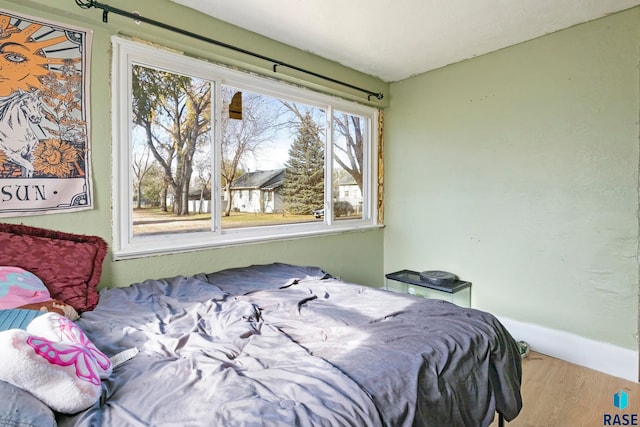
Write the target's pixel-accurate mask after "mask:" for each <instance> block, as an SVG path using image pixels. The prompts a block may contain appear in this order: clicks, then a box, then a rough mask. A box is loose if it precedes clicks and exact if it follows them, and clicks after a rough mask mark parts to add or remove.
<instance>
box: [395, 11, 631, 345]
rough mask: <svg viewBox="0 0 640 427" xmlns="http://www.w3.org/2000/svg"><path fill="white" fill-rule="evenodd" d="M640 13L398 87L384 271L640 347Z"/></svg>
mask: <svg viewBox="0 0 640 427" xmlns="http://www.w3.org/2000/svg"><path fill="white" fill-rule="evenodd" d="M639 63H640V8H638V7H636V8H634V9H631V10H628V11H625V12H623V13H619V14H615V15H612V16H609V17H606V18H603V19H600V20H597V21H594V22H591V23H587V24H583V25H579V26H576V27H572V28H570V29H567V30H563V31H560V32H557V33H554V34H551V35H548V36H545V37H542V38H539V39H536V40H533V41H530V42H526V43H522V44H519V45H516V46H512V47H509V48H506V49H503V50H500V51H498V52H494V53H491V54H488V55H484V56H481V57H477V58H474V59H471V60H467V61H464V62H461V63H458V64H455V65H451V66H448V67H445V68H442V69H439V70H435V71H432V72H428V73H425V74H422V75H419V76H416V77H412V78H409V79H407V80H404V81H401V82H397V83H393V84H392V85H391V95H392V96H391V105H390V107H389V108H388V109H387V111H386V112H385V174H386V175H385V187H386V189H385V190H386V191H385V224H386V229H385V236H384V245H385V272H391V271H394V270H397V269H401V268H409V269H415V270H426V269H443V270H450V271H452V272H454V273H456V274H458V275H459V276H461V277H462V278H463V279H465V280H469V281H471V282H473V286H472V305H473V306H474V307H477V308H481V309H484V310H487V311H490V312H493V313H495V314H498V315H500V316H504V317H507V318H511V319H514V320H518V321H521V322H528V323H532V324H537V325H541V326H544V327H547V328H552V329H556V330H562V331H567V332H570V333H574V334H577V335H579V336H583V337H587V338H590V339H594V340H597V341H603V342H608V343H611V344H614V345H618V346H621V347H624V348H629V349H637V348H638V345H637V339H638V337H637V332H638V256H637V255H638V158H639V154H638V146H639V144H638V139H639V138H638V137H639V130H638V129H639V127H638V123H639V118H640V108H639V105H640V102H639V86H640V84H639V83H640V77H639V71H638V70H639V67H638V66H639Z"/></svg>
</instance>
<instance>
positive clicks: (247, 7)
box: [172, 0, 640, 82]
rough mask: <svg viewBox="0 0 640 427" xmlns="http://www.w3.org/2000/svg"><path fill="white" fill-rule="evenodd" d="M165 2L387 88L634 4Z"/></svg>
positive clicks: (576, 0)
mask: <svg viewBox="0 0 640 427" xmlns="http://www.w3.org/2000/svg"><path fill="white" fill-rule="evenodd" d="M172 1H174V2H175V3H179V4H182V5H185V6H188V7H191V8H194V9H197V10H200V11H201V12H203V13H206V14H209V15H211V16H214V17H216V18H218V19H220V20H222V21H226V22H229V23H231V24H234V25H237V26H239V27H242V28H245V29H248V30H250V31H253V32H256V33H258V34H261V35H264V36H266V37H269V38H271V39H274V40H277V41H280V42H282V43H286V44H288V45H291V46H295V47H297V48H300V49H303V50H305V51H308V52H312V53H314V54H317V55H319V56H322V57H324V58H328V59H331V60H333V61H336V62H338V63H340V64H343V65H346V66H348V67H350V68H353V69H356V70H359V71H362V72H364V73H367V74H370V75H373V76H376V77H379V78H381V79H382V80H384V81H387V82H392V81H398V80H402V79H405V78H407V77H410V76H412V75H416V74H420V73H422V72H425V71H429V70H433V69H435V68H439V67H442V66H445V65H448V64H452V63H455V62H459V61H462V60H464V59H468V58H472V57H475V56H478V55H482V54H484V53H488V52H492V51H495V50H498V49H501V48H503V47H506V46H511V45H514V44H517V43H520V42H523V41H527V40H531V39H534V38H536V37H539V36H542V35H544V34H549V33H552V32H554V31H558V30H561V29H564V28H567V27H570V26H573V25H576V24H580V23H583V22H587V21H590V20H593V19H597V18H600V17H603V16H606V15H608V14H611V13H614V12H618V11H621V10H624V9H628V8H630V7H633V6H636V5H639V4H640V0H268V1H266V0H172ZM245 48H247V47H245ZM278 59H281V60H282V61H284V62H287V60H286V58H278ZM294 65H295V64H294Z"/></svg>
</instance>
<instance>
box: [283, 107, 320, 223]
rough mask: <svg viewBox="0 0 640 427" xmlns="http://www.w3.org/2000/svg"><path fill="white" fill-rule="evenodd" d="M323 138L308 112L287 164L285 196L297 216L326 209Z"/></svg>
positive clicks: (292, 146)
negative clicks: (318, 209)
mask: <svg viewBox="0 0 640 427" xmlns="http://www.w3.org/2000/svg"><path fill="white" fill-rule="evenodd" d="M319 135H320V129H319V128H318V125H317V124H316V123H315V122H314V121H313V120H312V118H311V115H310V114H309V113H307V114H306V115H305V116H304V117H303V119H302V121H301V123H300V128H299V130H298V135H297V136H296V139H295V141H294V142H293V144H292V145H291V148H289V160H288V161H287V163H286V164H285V167H286V170H285V173H284V185H283V195H284V200H285V205H286V208H287V210H288V211H289V212H291V213H293V214H310V213H311V212H312V211H313V210H314V209H317V208H321V207H322V206H324V144H323V143H322V140H321V139H320V136H319Z"/></svg>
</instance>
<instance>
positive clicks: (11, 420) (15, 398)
mask: <svg viewBox="0 0 640 427" xmlns="http://www.w3.org/2000/svg"><path fill="white" fill-rule="evenodd" d="M0 396H2V399H0V426H3V427H4V426H7V427H56V426H57V423H56V418H55V416H54V415H53V411H52V410H51V408H49V407H48V406H47V405H45V404H44V402H42V401H41V400H39V399H38V398H36V397H35V396H34V395H32V394H31V393H29V392H27V391H25V390H22V389H21V388H18V387H16V386H14V385H13V384H9V383H8V382H5V381H0Z"/></svg>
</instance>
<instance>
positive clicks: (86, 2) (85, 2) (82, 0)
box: [75, 0, 384, 100]
mask: <svg viewBox="0 0 640 427" xmlns="http://www.w3.org/2000/svg"><path fill="white" fill-rule="evenodd" d="M75 2H76V5H78V6H79V7H81V8H82V9H89V8H92V7H95V8H96V9H102V22H105V23H106V22H108V15H109V12H113V13H115V14H116V15H121V16H125V17H127V18H131V19H133V20H134V21H139V22H145V23H147V24H151V25H154V26H156V27H160V28H164V29H165V30H169V31H173V32H175V33H178V34H182V35H184V36H188V37H191V38H194V39H198V40H200V41H204V42H207V43H210V44H214V45H216V46H220V47H224V48H226V49H230V50H233V51H236V52H240V53H243V54H245V55H249V56H253V57H254V58H258V59H262V60H264V61H267V62H271V63H272V64H273V72H274V73H275V72H277V67H286V68H289V69H291V70H295V71H299V72H301V73H305V74H309V75H311V76H314V77H317V78H320V79H323V80H326V81H329V82H332V83H336V84H339V85H342V86H345V87H348V88H351V89H354V90H357V91H360V92H364V93H366V94H367V99H368V100H371V97H372V96H373V97H375V98H376V99H382V98H383V97H384V95H383V94H382V92H373V91H370V90H368V89H363V88H361V87H358V86H354V85H352V84H350V83H345V82H343V81H340V80H336V79H334V78H332V77H328V76H325V75H322V74H319V73H316V72H314V71H310V70H306V69H304V68H300V67H298V66H295V65H291V64H288V63H286V62H283V61H279V60H277V59H273V58H270V57H268V56H265V55H261V54H259V53H255V52H251V51H249V50H246V49H242V48H240V47H237V46H232V45H230V44H227V43H224V42H221V41H218V40H214V39H211V38H209V37H205V36H203V35H200V34H196V33H192V32H191V31H187V30H185V29H182V28H178V27H174V26H172V25H168V24H165V23H163V22H159V21H155V20H153V19H149V18H145V17H144V16H142V15H140V14H138V13H132V12H127V11H126V10H122V9H118V8H116V7H113V6H109V5H108V4H104V3H100V2H97V1H94V0H75Z"/></svg>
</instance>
